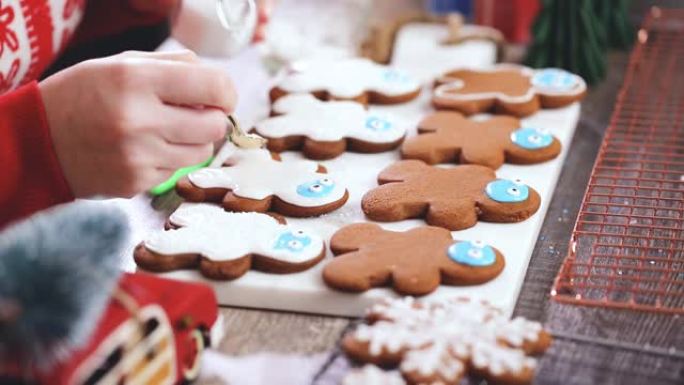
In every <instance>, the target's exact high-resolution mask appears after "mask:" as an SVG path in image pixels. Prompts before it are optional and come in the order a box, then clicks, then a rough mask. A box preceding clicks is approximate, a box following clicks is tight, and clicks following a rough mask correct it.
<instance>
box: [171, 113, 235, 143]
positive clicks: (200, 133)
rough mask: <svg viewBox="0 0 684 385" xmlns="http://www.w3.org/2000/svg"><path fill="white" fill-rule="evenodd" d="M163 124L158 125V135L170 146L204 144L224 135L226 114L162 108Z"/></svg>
mask: <svg viewBox="0 0 684 385" xmlns="http://www.w3.org/2000/svg"><path fill="white" fill-rule="evenodd" d="M162 109H163V112H162V113H161V114H159V116H164V120H165V121H166V122H165V123H162V124H160V125H159V130H160V135H161V136H162V137H163V138H164V139H165V140H166V141H167V142H169V143H172V144H206V143H213V142H215V141H217V140H220V139H222V138H223V137H224V136H225V135H226V129H227V127H228V119H227V118H226V114H225V113H224V112H223V111H221V110H218V109H215V108H204V109H199V108H190V107H178V106H169V105H165V106H162Z"/></svg>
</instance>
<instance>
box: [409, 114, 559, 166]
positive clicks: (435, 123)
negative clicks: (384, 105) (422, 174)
mask: <svg viewBox="0 0 684 385" xmlns="http://www.w3.org/2000/svg"><path fill="white" fill-rule="evenodd" d="M418 132H419V133H420V134H421V135H418V136H416V137H413V138H409V139H407V140H406V141H405V142H404V144H403V145H402V147H401V156H402V158H404V159H419V160H422V161H423V162H425V163H428V164H437V163H447V162H456V163H466V164H480V165H483V166H487V167H490V168H492V169H497V168H499V167H501V165H502V164H503V163H504V162H507V163H512V164H532V163H540V162H544V161H547V160H550V159H553V158H555V157H557V156H558V154H560V151H561V144H560V142H559V141H558V139H556V138H555V137H554V136H553V135H551V134H549V133H548V132H546V131H544V130H543V129H538V128H535V127H529V126H523V125H522V124H521V123H520V121H519V120H518V119H516V118H514V117H511V116H494V117H492V118H489V119H487V120H484V121H475V120H470V119H467V118H465V117H464V116H463V115H461V114H460V113H458V112H454V111H437V112H435V113H433V114H431V115H429V116H427V117H426V118H425V119H423V120H422V121H421V122H420V123H419V124H418Z"/></svg>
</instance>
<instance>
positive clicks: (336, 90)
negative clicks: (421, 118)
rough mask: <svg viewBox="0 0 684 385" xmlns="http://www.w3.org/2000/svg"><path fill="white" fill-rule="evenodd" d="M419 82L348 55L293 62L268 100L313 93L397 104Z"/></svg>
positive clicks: (410, 95)
mask: <svg viewBox="0 0 684 385" xmlns="http://www.w3.org/2000/svg"><path fill="white" fill-rule="evenodd" d="M420 88H421V85H420V83H419V82H418V81H417V80H416V79H414V78H413V77H411V76H410V75H408V74H407V73H405V72H403V71H400V70H398V69H396V68H392V67H388V66H385V65H381V64H377V63H374V62H372V61H370V60H368V59H362V58H348V59H336V60H312V61H306V62H298V63H295V64H294V65H293V66H292V68H291V69H290V71H289V72H288V73H287V74H286V75H285V76H284V77H283V78H282V80H281V81H280V82H278V84H277V85H276V86H275V87H274V88H272V89H271V92H270V97H271V101H272V102H275V101H276V100H278V99H279V98H280V97H282V96H284V95H287V94H291V93H312V94H314V95H315V96H316V97H317V98H319V99H322V100H331V99H339V100H355V101H357V102H359V103H362V104H368V103H372V104H396V103H404V102H407V101H409V100H412V99H414V98H415V97H416V96H418V94H419V93H420Z"/></svg>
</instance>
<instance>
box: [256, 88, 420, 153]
mask: <svg viewBox="0 0 684 385" xmlns="http://www.w3.org/2000/svg"><path fill="white" fill-rule="evenodd" d="M273 112H274V114H276V115H278V116H274V117H271V118H268V119H266V120H264V121H262V122H260V123H258V124H257V125H256V126H255V128H254V131H255V132H256V133H258V134H259V135H261V136H263V137H265V138H267V139H268V149H269V150H271V151H275V152H283V151H287V150H301V151H302V152H303V153H304V155H305V156H306V157H307V158H310V159H331V158H334V157H337V156H338V155H340V154H342V153H343V152H344V151H345V150H350V151H356V152H364V153H373V152H382V151H389V150H391V149H394V148H396V147H397V146H399V144H400V143H401V141H402V140H403V139H404V135H405V134H406V129H407V126H406V125H405V124H401V122H400V121H398V120H396V119H393V118H392V117H389V116H386V115H382V114H378V113H374V112H370V111H368V110H366V109H365V108H364V107H363V105H361V104H359V103H355V102H352V101H329V102H323V101H320V100H318V99H316V98H315V97H314V96H313V95H311V94H291V95H287V96H284V97H282V98H280V99H278V101H276V102H275V104H274V105H273Z"/></svg>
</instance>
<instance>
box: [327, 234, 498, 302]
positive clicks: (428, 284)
mask: <svg viewBox="0 0 684 385" xmlns="http://www.w3.org/2000/svg"><path fill="white" fill-rule="evenodd" d="M330 249H331V250H332V252H333V254H335V255H337V257H335V258H334V259H333V260H332V261H330V263H328V264H327V265H326V266H325V268H324V270H323V280H324V281H325V283H326V284H327V285H328V286H331V287H333V288H335V289H338V290H343V291H351V292H359V291H365V290H368V289H370V288H372V287H380V286H388V285H392V286H393V287H394V290H395V291H397V292H398V293H400V294H406V295H424V294H429V293H431V292H433V291H434V290H435V289H437V287H438V286H439V284H440V282H441V283H442V284H445V285H474V284H479V283H484V282H487V281H489V280H492V279H494V278H495V277H496V276H497V275H499V274H500V273H501V271H502V270H503V268H504V258H503V256H502V254H501V252H499V251H498V250H496V249H495V248H493V247H491V246H489V245H486V244H483V243H482V242H478V241H472V242H470V241H455V240H454V239H453V238H452V236H451V232H449V231H448V230H445V229H443V228H441V227H430V226H422V227H417V228H414V229H412V230H408V231H405V232H395V231H388V230H384V229H382V228H381V227H380V226H378V225H377V224H372V223H360V224H354V225H349V226H346V227H343V228H342V229H340V230H338V231H337V232H336V233H335V234H334V235H333V237H332V239H331V240H330Z"/></svg>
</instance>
